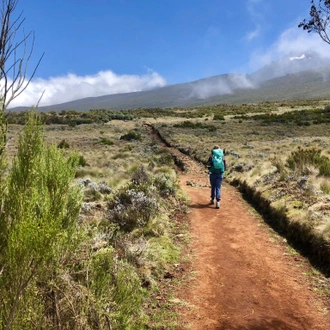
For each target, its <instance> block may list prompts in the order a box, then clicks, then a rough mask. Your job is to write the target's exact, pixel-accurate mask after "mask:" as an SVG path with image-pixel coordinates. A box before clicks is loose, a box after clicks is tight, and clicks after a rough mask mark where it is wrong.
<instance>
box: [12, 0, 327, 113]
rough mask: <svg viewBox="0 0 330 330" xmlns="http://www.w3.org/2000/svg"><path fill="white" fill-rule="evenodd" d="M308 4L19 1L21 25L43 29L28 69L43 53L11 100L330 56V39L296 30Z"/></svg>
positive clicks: (76, 94) (56, 97)
mask: <svg viewBox="0 0 330 330" xmlns="http://www.w3.org/2000/svg"><path fill="white" fill-rule="evenodd" d="M309 9H310V0H235V1H233V0H232V1H228V0H56V1H49V0H48V1H47V0H19V3H18V7H17V8H16V10H15V15H16V16H18V15H19V14H22V16H21V17H23V18H25V20H24V22H23V24H22V27H21V29H23V30H24V32H25V34H26V33H28V32H30V31H33V32H34V36H35V41H34V49H33V54H32V57H31V59H30V61H29V68H28V74H31V72H32V69H33V68H34V66H35V65H36V63H37V61H38V59H39V58H40V57H41V56H42V54H44V56H43V58H42V61H41V63H40V65H39V67H38V69H37V72H36V74H35V76H34V77H33V79H32V81H31V83H30V85H29V86H28V88H27V89H26V90H25V92H24V93H22V94H21V95H20V96H19V97H17V98H16V99H15V100H14V101H13V102H12V103H11V104H10V107H13V106H20V105H24V106H34V105H36V104H37V103H38V102H39V105H40V106H43V105H51V104H59V103H63V102H67V101H71V100H74V99H81V98H84V97H90V96H100V95H107V94H116V93H126V92H136V91H141V90H146V89H151V88H157V87H163V86H166V85H173V84H179V83H185V82H190V81H195V80H198V79H202V78H205V77H209V76H214V75H220V74H224V73H242V74H245V73H252V72H254V71H256V70H258V69H260V68H261V67H263V66H264V65H265V64H267V63H270V62H271V61H275V60H278V59H280V58H281V57H283V56H284V55H286V54H288V53H292V52H294V53H297V54H300V53H303V52H305V51H307V50H311V49H312V50H314V51H317V52H319V53H320V54H322V55H324V56H328V55H329V54H330V45H328V44H326V43H325V42H323V41H322V40H321V39H320V37H319V36H318V35H317V34H315V33H314V34H313V33H307V32H306V31H303V30H302V29H301V28H298V24H299V22H301V21H302V19H304V18H308V17H309ZM17 37H19V35H18V36H17ZM41 96H42V97H41Z"/></svg>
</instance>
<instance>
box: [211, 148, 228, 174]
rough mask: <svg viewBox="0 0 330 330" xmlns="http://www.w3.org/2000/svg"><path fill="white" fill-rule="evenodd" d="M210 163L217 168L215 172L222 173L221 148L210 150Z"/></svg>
mask: <svg viewBox="0 0 330 330" xmlns="http://www.w3.org/2000/svg"><path fill="white" fill-rule="evenodd" d="M212 163H213V167H214V168H215V169H216V170H217V172H218V171H219V173H222V172H224V171H225V164H224V162H223V151H222V149H213V150H212Z"/></svg>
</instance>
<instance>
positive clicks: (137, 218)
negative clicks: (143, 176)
mask: <svg viewBox="0 0 330 330" xmlns="http://www.w3.org/2000/svg"><path fill="white" fill-rule="evenodd" d="M155 195H156V192H155V188H154V187H153V186H149V185H147V184H144V185H134V184H129V185H128V186H127V187H123V188H121V189H120V190H119V191H118V193H117V194H115V196H114V197H113V198H112V199H111V201H110V202H109V204H108V208H109V213H108V217H109V219H110V221H112V222H114V223H116V224H118V225H119V227H120V229H121V230H124V231H132V230H133V229H135V228H138V227H144V226H145V225H146V224H147V223H148V221H149V220H150V219H151V218H152V217H154V216H156V214H157V212H158V210H159V204H158V201H157V199H156V198H155Z"/></svg>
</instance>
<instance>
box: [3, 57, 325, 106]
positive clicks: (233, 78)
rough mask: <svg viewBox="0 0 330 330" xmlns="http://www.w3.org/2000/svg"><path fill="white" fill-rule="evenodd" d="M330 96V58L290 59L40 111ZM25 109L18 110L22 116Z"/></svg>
mask: <svg viewBox="0 0 330 330" xmlns="http://www.w3.org/2000/svg"><path fill="white" fill-rule="evenodd" d="M328 97H330V59H328V58H323V57H320V56H318V55H317V54H316V53H312V52H310V53H306V54H298V55H293V54H292V55H289V56H286V57H284V58H282V59H280V60H279V61H276V62H272V63H270V64H269V65H266V66H264V67H263V68H261V69H260V70H258V71H256V72H254V73H252V74H250V75H245V74H222V75H218V76H213V77H208V78H204V79H200V80H197V81H193V82H189V83H183V84H177V85H169V86H166V87H162V88H157V89H153V90H148V91H142V92H134V93H124V94H114V95H104V96H99V97H88V98H84V99H80V100H75V101H71V102H66V103H62V104H56V105H52V106H45V107H39V110H40V111H52V110H54V111H61V110H76V111H88V110H90V109H112V110H119V109H137V108H156V107H160V108H169V107H192V106H198V105H212V104H217V103H251V102H260V101H272V100H273V101H274V100H288V99H307V98H308V99H309V98H328ZM24 109H26V108H24V107H20V108H14V109H10V110H11V111H21V110H24Z"/></svg>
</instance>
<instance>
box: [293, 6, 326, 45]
mask: <svg viewBox="0 0 330 330" xmlns="http://www.w3.org/2000/svg"><path fill="white" fill-rule="evenodd" d="M311 4H312V6H311V9H310V12H309V15H310V18H309V19H308V20H307V19H304V20H303V21H302V22H300V23H299V25H298V27H300V28H303V29H304V30H306V31H308V33H310V32H316V33H318V34H319V36H320V37H321V39H322V40H323V41H325V42H326V43H328V44H330V37H329V34H328V33H329V24H330V0H311Z"/></svg>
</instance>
